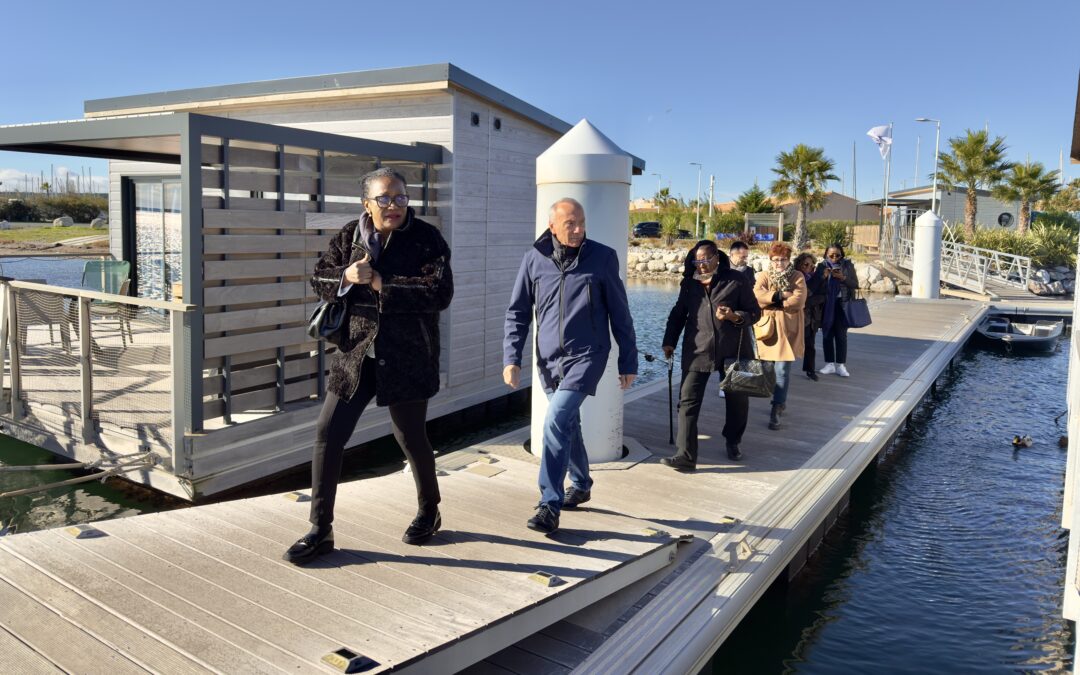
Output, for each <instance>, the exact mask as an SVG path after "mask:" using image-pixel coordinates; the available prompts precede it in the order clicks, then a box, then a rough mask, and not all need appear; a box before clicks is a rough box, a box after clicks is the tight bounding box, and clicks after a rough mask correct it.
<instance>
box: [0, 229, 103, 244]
mask: <svg viewBox="0 0 1080 675" xmlns="http://www.w3.org/2000/svg"><path fill="white" fill-rule="evenodd" d="M108 233H109V231H108V230H95V229H94V228H92V227H79V226H74V227H53V226H51V225H45V226H42V227H27V228H24V229H19V230H0V242H7V241H34V242H43V243H49V244H51V243H53V242H57V241H61V240H63V239H74V238H75V237H87V236H90V235H92V234H102V235H107V234H108Z"/></svg>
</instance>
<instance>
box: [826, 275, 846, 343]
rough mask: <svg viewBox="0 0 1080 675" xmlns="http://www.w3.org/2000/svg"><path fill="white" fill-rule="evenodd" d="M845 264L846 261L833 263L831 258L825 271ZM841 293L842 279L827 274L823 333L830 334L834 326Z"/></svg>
mask: <svg viewBox="0 0 1080 675" xmlns="http://www.w3.org/2000/svg"><path fill="white" fill-rule="evenodd" d="M843 265H844V261H843V260H841V261H840V262H837V263H833V262H832V261H830V260H826V261H825V272H828V271H829V270H834V269H840V268H842V267H843ZM838 295H840V280H839V279H834V278H833V276H832V275H831V274H826V275H825V306H824V307H823V308H822V312H821V334H822V335H828V333H829V329H830V328H832V325H833V320H834V319H835V318H836V300H837V296H838Z"/></svg>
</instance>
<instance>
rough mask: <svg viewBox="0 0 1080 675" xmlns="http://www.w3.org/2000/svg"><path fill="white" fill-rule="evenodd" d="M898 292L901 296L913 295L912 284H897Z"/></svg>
mask: <svg viewBox="0 0 1080 675" xmlns="http://www.w3.org/2000/svg"><path fill="white" fill-rule="evenodd" d="M896 292H897V293H898V294H899V295H911V284H905V283H903V282H901V283H898V284H896Z"/></svg>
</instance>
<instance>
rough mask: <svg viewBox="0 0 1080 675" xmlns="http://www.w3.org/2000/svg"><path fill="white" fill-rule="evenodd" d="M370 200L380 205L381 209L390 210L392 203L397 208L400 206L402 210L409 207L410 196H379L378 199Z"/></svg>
mask: <svg viewBox="0 0 1080 675" xmlns="http://www.w3.org/2000/svg"><path fill="white" fill-rule="evenodd" d="M368 199H370V200H372V201H373V202H375V203H376V204H378V205H379V208H380V209H386V208H390V203H391V202H393V203H394V205H395V206H400V207H401V208H405V207H406V206H408V205H409V195H394V196H393V197H391V196H390V195H379V196H378V197H368Z"/></svg>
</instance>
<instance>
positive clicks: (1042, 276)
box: [1031, 270, 1052, 293]
mask: <svg viewBox="0 0 1080 675" xmlns="http://www.w3.org/2000/svg"><path fill="white" fill-rule="evenodd" d="M1031 280H1032V281H1036V282H1038V283H1040V284H1043V285H1045V284H1048V283H1050V282H1051V281H1052V280H1051V279H1050V273H1049V272H1047V271H1046V270H1035V271H1034V272H1032V273H1031ZM1032 293H1035V291H1032Z"/></svg>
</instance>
